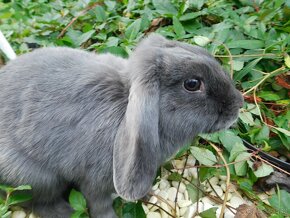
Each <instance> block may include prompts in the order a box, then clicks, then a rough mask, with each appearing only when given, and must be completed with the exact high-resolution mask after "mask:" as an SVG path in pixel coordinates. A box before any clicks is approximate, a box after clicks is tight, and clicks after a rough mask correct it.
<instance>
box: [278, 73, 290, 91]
mask: <svg viewBox="0 0 290 218" xmlns="http://www.w3.org/2000/svg"><path fill="white" fill-rule="evenodd" d="M275 80H276V83H277V84H278V85H279V86H282V87H284V88H286V89H290V77H289V76H288V77H287V76H284V75H279V76H276V77H275Z"/></svg>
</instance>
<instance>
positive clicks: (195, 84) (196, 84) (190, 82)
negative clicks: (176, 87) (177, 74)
mask: <svg viewBox="0 0 290 218" xmlns="http://www.w3.org/2000/svg"><path fill="white" fill-rule="evenodd" d="M200 86H201V81H200V80H199V79H187V80H185V81H184V82H183V87H184V88H185V89H186V90H187V91H190V92H195V91H198V90H200Z"/></svg>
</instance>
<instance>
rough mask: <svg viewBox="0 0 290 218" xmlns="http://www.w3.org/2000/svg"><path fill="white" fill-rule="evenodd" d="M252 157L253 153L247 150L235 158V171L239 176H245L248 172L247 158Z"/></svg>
mask: <svg viewBox="0 0 290 218" xmlns="http://www.w3.org/2000/svg"><path fill="white" fill-rule="evenodd" d="M250 157H251V154H249V153H247V152H243V153H240V154H239V155H238V156H237V157H236V159H235V162H236V163H235V164H234V168H235V172H236V174H237V175H238V176H245V175H246V174H247V168H248V164H247V160H248V159H249V158H250Z"/></svg>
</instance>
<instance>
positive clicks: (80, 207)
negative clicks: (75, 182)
mask: <svg viewBox="0 0 290 218" xmlns="http://www.w3.org/2000/svg"><path fill="white" fill-rule="evenodd" d="M69 203H70V205H71V206H72V208H73V209H74V210H75V212H74V213H73V214H72V216H71V218H89V214H88V209H87V203H86V199H85V198H84V196H83V195H82V193H80V192H78V191H76V190H75V189H72V190H71V192H70V195H69Z"/></svg>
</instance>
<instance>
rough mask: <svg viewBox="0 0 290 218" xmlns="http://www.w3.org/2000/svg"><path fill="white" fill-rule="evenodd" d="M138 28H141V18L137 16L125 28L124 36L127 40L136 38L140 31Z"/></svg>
mask: <svg viewBox="0 0 290 218" xmlns="http://www.w3.org/2000/svg"><path fill="white" fill-rule="evenodd" d="M140 28H141V19H140V18H139V19H137V20H135V21H134V22H133V23H131V24H130V25H129V26H128V27H127V30H126V32H125V36H126V38H127V39H128V40H129V41H132V40H134V39H136V37H137V35H138V33H139V31H140Z"/></svg>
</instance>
